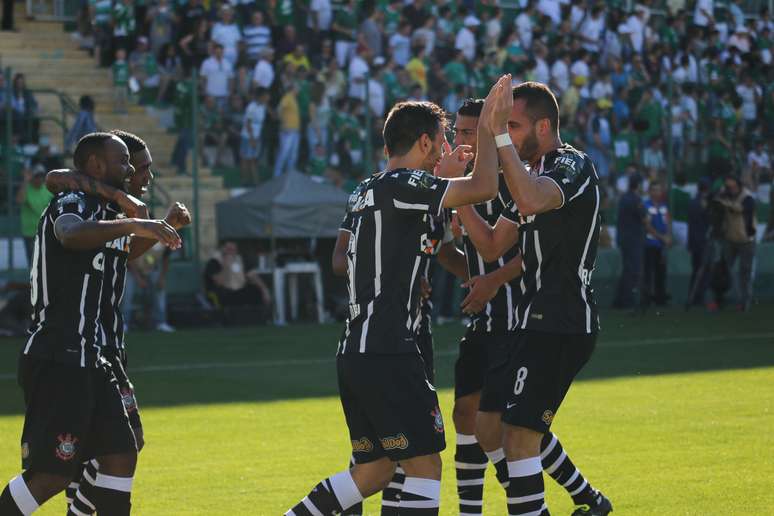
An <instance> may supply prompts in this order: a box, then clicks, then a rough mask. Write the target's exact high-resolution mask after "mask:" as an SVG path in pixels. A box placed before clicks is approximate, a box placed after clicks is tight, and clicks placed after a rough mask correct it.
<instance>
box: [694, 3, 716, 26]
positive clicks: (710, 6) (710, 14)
mask: <svg viewBox="0 0 774 516" xmlns="http://www.w3.org/2000/svg"><path fill="white" fill-rule="evenodd" d="M714 22H715V3H714V1H713V0H697V1H696V7H695V8H694V11H693V24H694V25H698V26H699V27H702V28H705V29H706V28H707V27H709V26H710V25H712V24H713V23H714Z"/></svg>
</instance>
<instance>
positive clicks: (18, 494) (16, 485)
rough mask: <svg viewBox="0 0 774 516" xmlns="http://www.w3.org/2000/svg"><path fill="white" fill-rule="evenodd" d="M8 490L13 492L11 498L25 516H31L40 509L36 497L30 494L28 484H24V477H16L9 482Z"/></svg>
mask: <svg viewBox="0 0 774 516" xmlns="http://www.w3.org/2000/svg"><path fill="white" fill-rule="evenodd" d="M8 490H9V491H10V492H11V498H13V501H14V502H16V506H17V507H18V508H19V510H20V511H21V512H22V514H24V516H30V514H32V513H33V512H35V511H36V510H38V507H40V506H39V505H38V502H37V500H35V497H34V496H32V493H30V489H29V488H28V487H27V483H26V482H24V477H22V476H21V475H19V476H16V477H14V478H13V479H12V480H11V481H10V482H8Z"/></svg>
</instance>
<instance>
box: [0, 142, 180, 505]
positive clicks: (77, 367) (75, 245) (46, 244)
mask: <svg viewBox="0 0 774 516" xmlns="http://www.w3.org/2000/svg"><path fill="white" fill-rule="evenodd" d="M73 161H74V164H75V169H76V170H78V171H79V172H80V173H83V174H86V175H88V176H90V177H92V178H94V179H98V180H102V181H104V182H106V183H108V184H109V185H110V186H113V187H114V188H120V187H121V186H122V185H123V183H124V181H125V179H126V178H127V176H128V175H129V174H131V173H132V172H133V168H132V166H131V164H130V163H129V151H128V149H127V147H126V145H125V144H124V143H123V142H122V141H121V140H120V139H119V138H117V137H116V136H114V135H111V134H108V133H91V134H88V135H86V136H84V137H83V138H81V140H80V141H79V142H78V144H77V146H76V149H75V152H74V156H73ZM105 217H106V211H105V207H104V205H103V203H101V202H100V201H99V199H97V198H95V197H93V196H91V195H88V194H85V193H83V192H67V193H63V194H59V195H57V196H56V197H54V199H52V201H51V203H50V204H49V206H48V208H47V209H46V211H45V212H44V213H43V215H42V217H41V220H40V223H39V225H38V233H37V235H36V238H35V244H34V252H33V263H32V271H31V274H30V283H31V300H32V305H33V321H32V322H33V326H32V328H31V330H32V335H31V336H30V338H29V340H28V341H27V343H26V344H25V346H24V348H23V350H22V352H21V356H20V358H19V383H20V386H21V387H22V390H23V392H24V402H25V409H26V410H25V420H24V429H23V431H22V438H21V443H22V468H23V469H24V470H25V471H24V473H22V474H21V475H19V476H17V477H15V478H13V479H12V480H11V481H10V482H9V483H8V485H7V486H6V487H5V489H4V490H3V492H2V494H0V514H3V515H15V514H23V515H27V514H31V513H32V512H33V511H35V510H36V509H37V508H38V507H39V505H41V504H43V503H45V502H46V501H47V500H48V499H50V498H51V497H53V496H54V495H56V494H57V493H59V492H60V491H62V490H63V489H64V488H65V487H66V486H67V484H68V483H69V481H70V479H71V478H72V477H73V475H74V473H75V472H76V470H77V469H78V467H79V465H80V463H81V460H82V459H83V457H84V454H85V453H89V454H91V455H93V456H96V457H97V458H98V460H99V463H100V472H99V473H98V474H97V477H96V478H95V492H94V498H93V501H94V504H95V507H96V510H97V511H98V512H101V513H103V514H116V515H124V514H129V512H130V507H131V503H130V497H131V495H130V493H131V484H132V477H133V475H134V467H135V463H136V458H137V443H136V439H135V436H134V432H133V431H132V429H131V427H130V425H129V420H128V416H127V413H126V410H125V408H124V404H123V401H122V399H121V394H120V392H119V390H118V386H117V380H116V378H115V376H114V375H113V373H112V371H111V370H110V368H109V367H108V366H107V365H106V364H107V362H106V361H105V360H104V359H103V358H102V357H101V355H100V348H99V345H98V342H99V339H100V338H101V337H100V335H101V332H102V328H101V325H100V311H101V295H100V290H101V289H102V286H103V273H104V265H105V249H106V247H105V246H106V244H107V243H109V242H113V241H114V240H116V239H120V238H123V237H127V236H129V235H130V234H133V233H134V234H137V235H140V236H142V237H147V238H153V239H157V240H160V241H162V242H164V243H165V244H166V245H170V246H179V244H180V237H179V235H178V234H177V232H176V231H175V230H174V229H173V228H172V227H170V226H169V225H168V224H167V223H165V222H164V221H160V220H138V219H133V218H128V219H123V220H105Z"/></svg>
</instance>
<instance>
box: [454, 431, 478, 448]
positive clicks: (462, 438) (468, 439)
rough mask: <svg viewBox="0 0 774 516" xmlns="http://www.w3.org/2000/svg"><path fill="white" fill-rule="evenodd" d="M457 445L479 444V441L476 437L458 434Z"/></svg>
mask: <svg viewBox="0 0 774 516" xmlns="http://www.w3.org/2000/svg"><path fill="white" fill-rule="evenodd" d="M457 444H458V445H462V446H464V445H466V444H478V439H476V436H475V435H467V434H457Z"/></svg>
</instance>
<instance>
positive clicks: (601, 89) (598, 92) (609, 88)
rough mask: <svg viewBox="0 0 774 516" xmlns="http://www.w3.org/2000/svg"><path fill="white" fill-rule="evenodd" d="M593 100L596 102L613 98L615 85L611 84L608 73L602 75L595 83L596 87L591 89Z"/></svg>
mask: <svg viewBox="0 0 774 516" xmlns="http://www.w3.org/2000/svg"><path fill="white" fill-rule="evenodd" d="M591 98H592V99H594V100H600V99H608V100H610V99H612V98H613V83H612V82H610V74H609V73H608V72H602V73H600V75H599V78H598V79H597V80H595V81H594V85H593V86H592V87H591Z"/></svg>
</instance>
